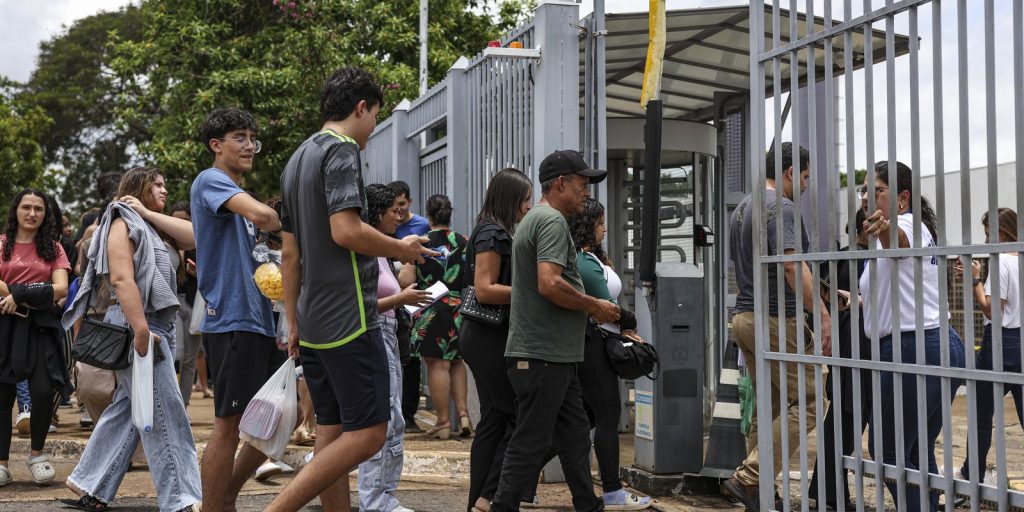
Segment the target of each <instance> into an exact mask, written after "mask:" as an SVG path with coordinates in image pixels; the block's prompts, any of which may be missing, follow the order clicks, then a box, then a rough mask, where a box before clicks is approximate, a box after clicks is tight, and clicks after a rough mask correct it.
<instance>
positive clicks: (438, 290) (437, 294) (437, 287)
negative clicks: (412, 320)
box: [405, 281, 448, 315]
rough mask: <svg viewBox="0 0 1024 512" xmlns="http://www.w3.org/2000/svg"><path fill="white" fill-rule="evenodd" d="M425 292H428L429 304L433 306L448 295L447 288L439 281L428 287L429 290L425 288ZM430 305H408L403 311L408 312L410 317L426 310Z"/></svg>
mask: <svg viewBox="0 0 1024 512" xmlns="http://www.w3.org/2000/svg"><path fill="white" fill-rule="evenodd" d="M427 291H428V292H430V304H433V303H435V302H437V301H438V300H439V299H440V298H441V297H444V296H445V295H448V287H447V286H445V285H444V283H442V282H441V281H438V282H436V283H434V284H432V285H430V288H427ZM430 304H427V305H426V306H414V305H411V304H410V305H408V306H405V310H406V311H408V312H409V314H410V315H415V314H417V313H419V312H420V311H423V310H424V309H427V307H428V306H430Z"/></svg>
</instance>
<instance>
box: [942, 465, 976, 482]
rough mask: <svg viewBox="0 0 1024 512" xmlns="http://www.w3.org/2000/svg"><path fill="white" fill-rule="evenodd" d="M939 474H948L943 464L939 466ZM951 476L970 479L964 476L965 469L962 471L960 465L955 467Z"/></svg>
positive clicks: (958, 478)
mask: <svg viewBox="0 0 1024 512" xmlns="http://www.w3.org/2000/svg"><path fill="white" fill-rule="evenodd" d="M939 474H940V475H942V476H946V471H945V469H944V468H942V467H941V466H940V467H939ZM950 476H952V477H953V478H955V479H957V480H969V478H967V477H966V476H964V473H963V471H961V469H960V468H959V467H958V468H956V469H954V470H953V474H952V475H950Z"/></svg>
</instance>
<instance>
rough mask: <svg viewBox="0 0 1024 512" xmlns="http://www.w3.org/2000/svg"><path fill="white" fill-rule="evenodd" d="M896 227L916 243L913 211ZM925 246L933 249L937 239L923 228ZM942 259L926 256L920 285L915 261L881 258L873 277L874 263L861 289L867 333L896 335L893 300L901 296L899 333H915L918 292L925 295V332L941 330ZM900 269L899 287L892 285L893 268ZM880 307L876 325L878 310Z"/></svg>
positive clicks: (897, 223)
mask: <svg viewBox="0 0 1024 512" xmlns="http://www.w3.org/2000/svg"><path fill="white" fill-rule="evenodd" d="M896 226H897V227H898V228H899V229H900V230H901V231H903V233H904V234H905V235H906V236H907V239H908V240H910V242H911V243H913V242H914V230H915V229H914V228H915V226H914V215H913V214H912V213H910V212H907V213H904V214H901V215H900V216H899V217H898V218H897V221H896ZM920 228H921V244H922V245H923V246H924V247H932V246H934V245H935V240H934V239H933V238H932V235H931V233H929V232H928V229H927V228H926V227H925V226H924V225H921V226H920ZM875 248H876V249H882V243H881V242H879V241H878V240H876V241H875ZM938 258H939V256H932V257H931V258H928V257H924V258H923V259H922V261H921V277H922V281H921V282H920V283H918V282H915V281H914V264H915V263H914V260H915V258H878V260H877V263H876V265H875V272H874V275H872V272H871V263H870V262H868V267H867V271H866V272H864V273H863V274H862V275H861V277H860V289H861V294H862V297H863V298H864V331H865V332H866V333H867V335H868V336H876V335H877V336H879V337H882V336H887V335H890V334H893V323H894V322H893V320H892V298H893V296H897V297H898V298H899V305H900V311H899V313H900V319H899V322H898V323H897V326H896V327H897V330H898V331H899V332H906V331H914V330H915V329H916V328H917V325H916V324H915V322H914V317H915V315H916V307H917V297H918V293H919V292H920V294H921V298H922V300H921V305H922V307H923V313H924V325H923V327H924V329H925V330H928V329H934V328H936V327H939V262H938ZM893 265H897V268H898V269H899V283H898V288H894V287H893V286H892V281H891V279H892V274H891V272H892V266H893ZM875 281H877V283H878V289H877V290H872V288H871V286H872V284H873V282H875ZM875 307H877V308H878V320H877V323H876V320H875V316H874V308H875Z"/></svg>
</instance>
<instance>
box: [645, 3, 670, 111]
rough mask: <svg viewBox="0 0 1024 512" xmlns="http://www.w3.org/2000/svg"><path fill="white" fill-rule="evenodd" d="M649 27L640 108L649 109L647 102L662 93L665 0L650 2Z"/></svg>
mask: <svg viewBox="0 0 1024 512" xmlns="http://www.w3.org/2000/svg"><path fill="white" fill-rule="evenodd" d="M648 25H649V26H648V29H647V33H648V43H647V63H646V65H645V66H644V84H643V89H642V90H641V91H640V108H647V102H648V101H650V100H653V99H658V96H659V94H660V92H661V69H662V65H663V64H664V61H665V0H650V14H649V16H648Z"/></svg>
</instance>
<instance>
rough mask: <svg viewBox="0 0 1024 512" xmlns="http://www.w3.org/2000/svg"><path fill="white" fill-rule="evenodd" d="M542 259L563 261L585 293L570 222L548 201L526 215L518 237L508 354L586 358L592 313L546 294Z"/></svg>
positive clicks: (514, 246)
mask: <svg viewBox="0 0 1024 512" xmlns="http://www.w3.org/2000/svg"><path fill="white" fill-rule="evenodd" d="M542 261H544V262H550V263H556V264H558V265H561V266H562V279H565V282H567V283H569V285H571V286H572V287H573V288H575V289H576V290H578V291H579V292H580V293H583V291H584V290H583V280H582V279H580V274H579V271H578V270H577V269H576V248H575V247H574V246H573V243H572V236H571V235H570V234H569V223H568V222H566V221H565V217H564V216H563V215H562V214H561V212H559V211H558V210H555V209H554V208H552V207H550V206H547V205H537V206H534V207H533V208H532V209H531V210H530V213H527V214H526V217H523V221H522V222H520V223H519V226H518V227H517V228H516V234H515V237H514V238H513V241H512V309H511V313H510V322H509V326H510V327H509V331H508V345H507V347H506V348H505V356H506V357H525V358H530V359H540V360H543V361H550V362H553V363H577V362H581V361H583V340H584V336H585V333H586V328H587V314H586V313H585V312H583V311H572V310H569V309H565V308H563V307H561V306H558V305H556V304H555V303H553V302H551V301H549V300H548V299H546V298H544V296H543V295H541V294H540V291H539V290H538V289H537V264H538V263H539V262H542Z"/></svg>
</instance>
